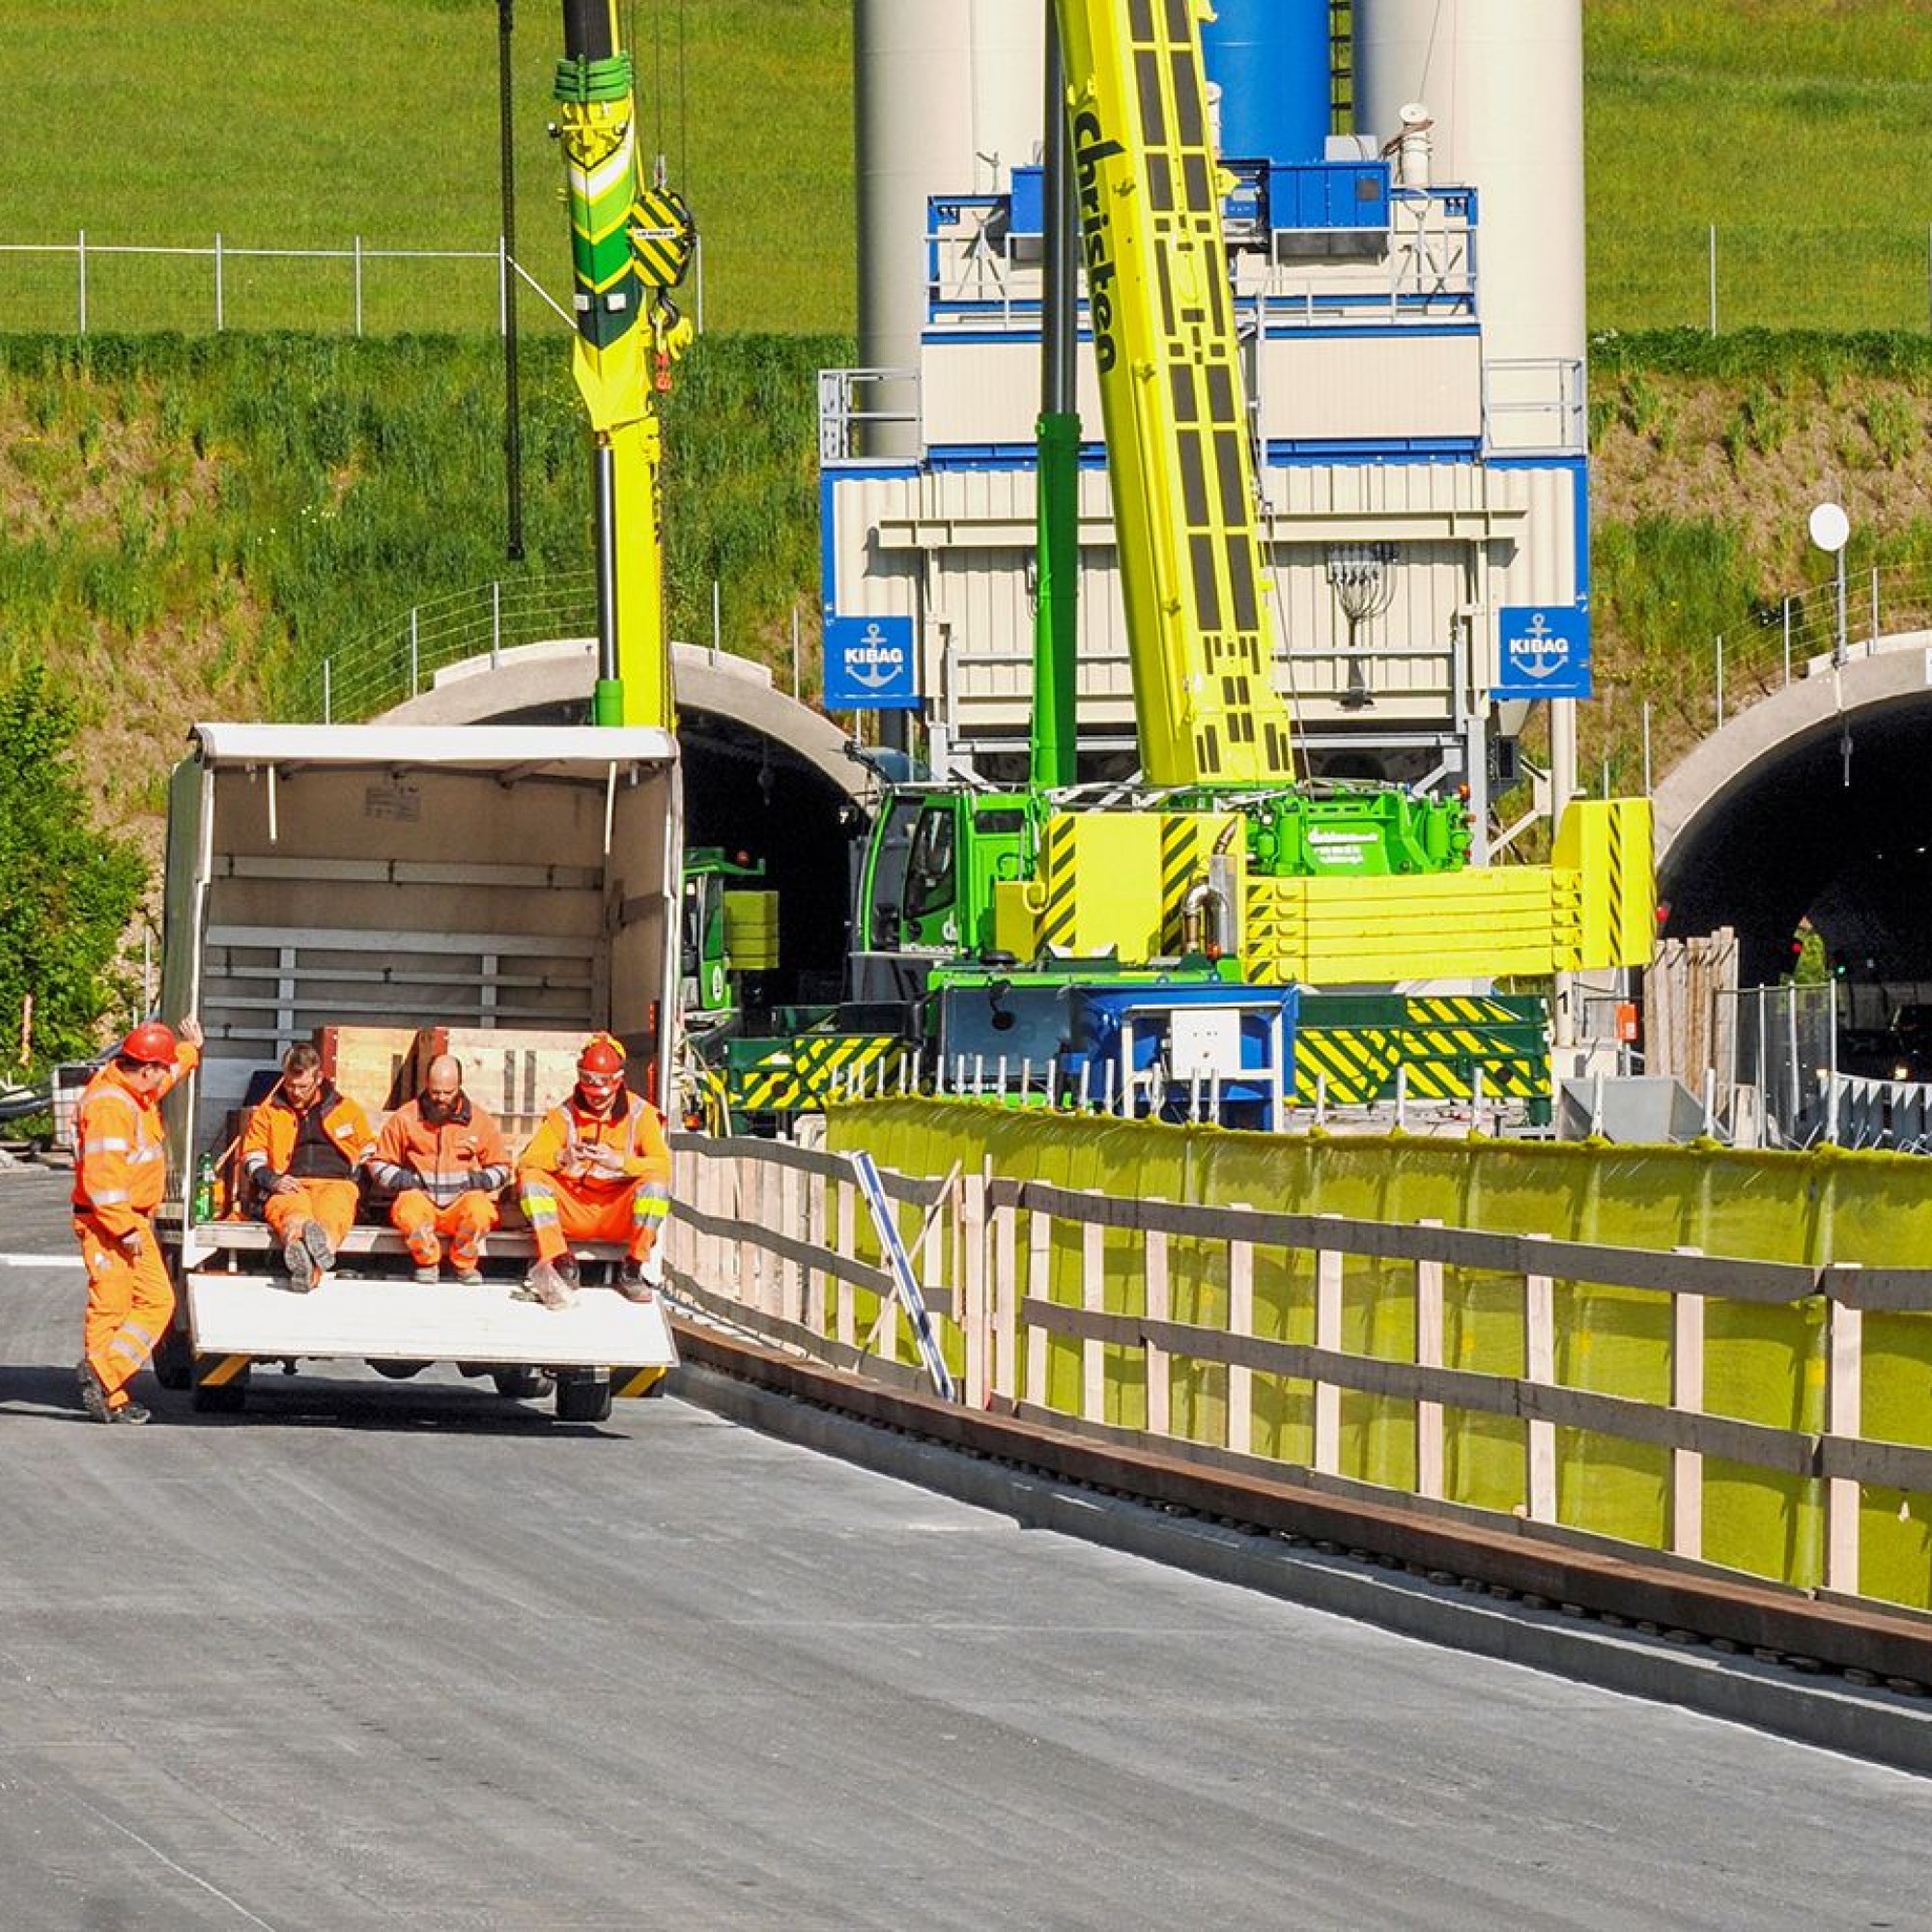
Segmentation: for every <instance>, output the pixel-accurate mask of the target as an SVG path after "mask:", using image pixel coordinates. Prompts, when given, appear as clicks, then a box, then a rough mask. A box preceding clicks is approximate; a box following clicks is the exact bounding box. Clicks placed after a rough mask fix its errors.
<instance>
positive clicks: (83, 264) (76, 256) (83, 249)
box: [73, 228, 87, 335]
mask: <svg viewBox="0 0 1932 1932" xmlns="http://www.w3.org/2000/svg"><path fill="white" fill-rule="evenodd" d="M79 235H80V241H79V243H78V244H77V245H76V247H75V248H74V251H73V261H74V274H75V278H76V279H77V281H78V282H79V285H80V333H81V334H82V335H85V334H86V333H87V230H86V229H85V228H83V229H81V230H80V231H79Z"/></svg>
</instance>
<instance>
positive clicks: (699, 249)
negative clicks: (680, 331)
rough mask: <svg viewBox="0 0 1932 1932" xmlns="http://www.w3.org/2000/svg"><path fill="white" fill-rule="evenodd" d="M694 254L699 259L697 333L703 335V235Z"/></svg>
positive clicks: (696, 269)
mask: <svg viewBox="0 0 1932 1932" xmlns="http://www.w3.org/2000/svg"><path fill="white" fill-rule="evenodd" d="M693 252H694V253H695V254H696V258H697V259H696V264H695V266H694V269H693V272H694V273H695V274H696V277H697V332H698V334H699V335H702V334H703V333H704V237H703V236H702V235H700V236H698V238H697V246H696V249H695V250H694V251H693Z"/></svg>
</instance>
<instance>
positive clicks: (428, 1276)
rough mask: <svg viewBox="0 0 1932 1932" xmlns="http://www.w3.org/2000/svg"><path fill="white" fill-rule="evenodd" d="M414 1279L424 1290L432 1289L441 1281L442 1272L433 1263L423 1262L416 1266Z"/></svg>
mask: <svg viewBox="0 0 1932 1932" xmlns="http://www.w3.org/2000/svg"><path fill="white" fill-rule="evenodd" d="M416 1279H417V1280H418V1281H419V1282H421V1283H422V1285H423V1286H424V1287H425V1288H434V1287H435V1286H436V1285H437V1283H438V1282H439V1281H440V1280H441V1279H442V1270H441V1269H440V1267H438V1266H437V1264H435V1263H434V1262H423V1263H420V1264H418V1265H417V1268H416Z"/></svg>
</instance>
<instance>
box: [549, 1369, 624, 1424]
mask: <svg viewBox="0 0 1932 1932" xmlns="http://www.w3.org/2000/svg"><path fill="white" fill-rule="evenodd" d="M556 1419H557V1420H558V1421H559V1422H608V1421H609V1420H610V1419H611V1378H610V1377H609V1376H560V1377H558V1378H557V1384H556Z"/></svg>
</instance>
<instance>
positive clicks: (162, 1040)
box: [73, 1019, 202, 1423]
mask: <svg viewBox="0 0 1932 1932" xmlns="http://www.w3.org/2000/svg"><path fill="white" fill-rule="evenodd" d="M201 1040H202V1033H201V1028H200V1026H199V1024H197V1022H195V1021H194V1020H192V1019H185V1020H183V1021H182V1023H181V1037H180V1038H179V1039H177V1038H176V1037H175V1033H174V1030H173V1029H172V1028H170V1027H166V1026H163V1025H162V1024H161V1023H160V1021H158V1020H143V1021H142V1022H141V1024H140V1025H139V1026H137V1027H136V1028H134V1030H133V1031H132V1032H131V1033H130V1034H128V1037H127V1038H126V1039H124V1040H123V1041H122V1042H121V1044H120V1046H119V1047H118V1048H117V1049H116V1050H115V1053H114V1056H113V1058H112V1059H111V1060H109V1061H108V1063H107V1065H105V1066H103V1067H102V1068H101V1069H100V1071H99V1073H97V1074H96V1075H95V1076H94V1078H93V1079H92V1080H90V1081H89V1082H88V1083H87V1086H86V1088H85V1089H84V1090H83V1091H82V1093H81V1096H80V1106H79V1108H78V1110H77V1111H76V1113H75V1116H74V1130H73V1140H74V1162H73V1231H74V1233H75V1234H76V1235H78V1236H80V1254H81V1259H82V1261H83V1262H85V1263H86V1264H87V1321H86V1331H85V1350H86V1351H85V1353H84V1354H83V1355H82V1356H81V1361H80V1370H79V1377H80V1402H81V1406H82V1407H83V1408H85V1409H86V1410H87V1412H88V1414H89V1415H91V1416H92V1417H93V1418H94V1419H95V1421H97V1422H119V1423H136V1422H146V1421H147V1419H148V1411H147V1410H146V1409H145V1408H143V1407H142V1406H141V1405H140V1404H139V1403H137V1402H136V1401H134V1399H133V1398H132V1397H131V1396H130V1395H129V1394H128V1383H129V1382H130V1381H132V1380H133V1378H134V1377H135V1376H136V1375H138V1374H139V1373H140V1370H141V1368H142V1366H143V1364H144V1363H145V1362H146V1361H147V1359H148V1357H149V1356H150V1355H152V1354H153V1353H154V1351H155V1345H156V1343H157V1342H158V1341H159V1340H160V1339H161V1337H162V1335H164V1334H165V1333H166V1332H167V1326H168V1322H169V1321H170V1320H171V1318H172V1317H173V1315H174V1312H175V1289H174V1283H173V1282H172V1281H170V1280H169V1279H168V1270H167V1264H165V1263H164V1262H163V1261H162V1260H161V1250H160V1245H159V1243H158V1242H157V1241H156V1239H155V1225H154V1214H155V1209H156V1208H158V1207H159V1206H160V1205H161V1186H162V1183H163V1181H164V1180H165V1179H166V1175H167V1146H166V1142H165V1140H164V1137H163V1133H162V1128H161V1096H162V1095H163V1094H166V1093H167V1092H168V1090H169V1089H170V1088H171V1087H173V1086H174V1084H175V1082H176V1081H178V1080H179V1079H180V1078H181V1077H182V1075H183V1074H184V1073H186V1072H187V1071H189V1069H190V1068H192V1067H194V1066H196V1065H199V1064H200V1061H201Z"/></svg>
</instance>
